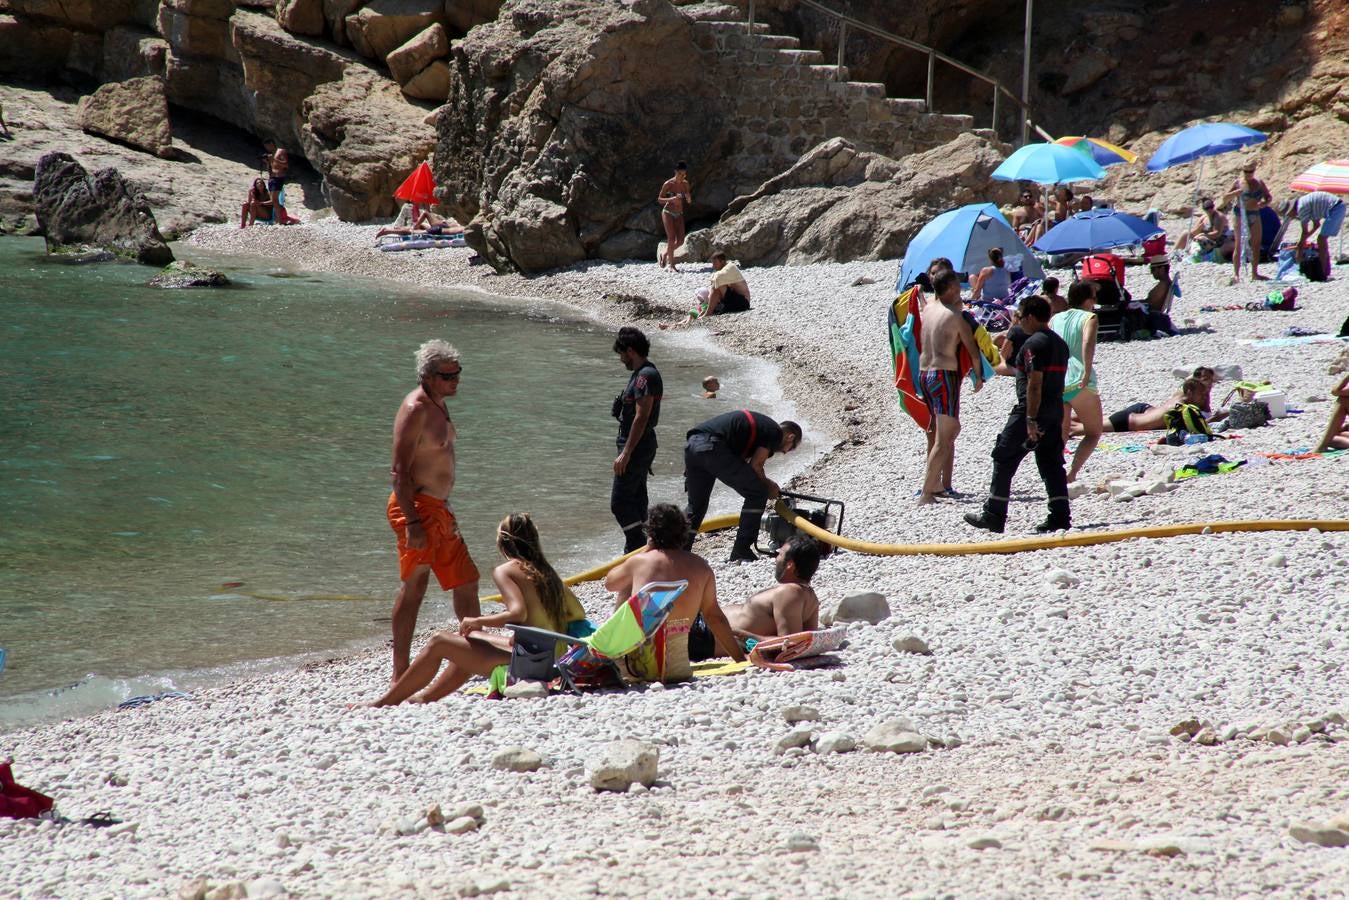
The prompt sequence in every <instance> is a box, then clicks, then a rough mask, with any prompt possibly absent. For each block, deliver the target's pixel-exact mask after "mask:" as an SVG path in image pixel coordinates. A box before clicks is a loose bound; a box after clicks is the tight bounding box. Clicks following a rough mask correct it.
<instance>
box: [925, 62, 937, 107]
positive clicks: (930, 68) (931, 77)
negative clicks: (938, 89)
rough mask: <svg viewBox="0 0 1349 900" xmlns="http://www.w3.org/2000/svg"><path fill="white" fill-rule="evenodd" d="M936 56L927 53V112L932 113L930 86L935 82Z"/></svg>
mask: <svg viewBox="0 0 1349 900" xmlns="http://www.w3.org/2000/svg"><path fill="white" fill-rule="evenodd" d="M936 74H937V54H936V53H935V52H933V51H931V50H929V51H927V111H928V112H932V85H933V83H934V82H935V81H936V80H937V79H936Z"/></svg>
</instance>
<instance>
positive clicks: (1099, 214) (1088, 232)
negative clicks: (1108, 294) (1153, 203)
mask: <svg viewBox="0 0 1349 900" xmlns="http://www.w3.org/2000/svg"><path fill="white" fill-rule="evenodd" d="M1161 233H1162V229H1160V228H1158V227H1157V226H1156V225H1153V224H1152V223H1151V222H1148V221H1147V220H1145V219H1140V218H1138V216H1131V215H1129V214H1128V213H1122V212H1116V211H1115V210H1113V209H1089V210H1087V211H1086V212H1080V213H1078V214H1077V215H1075V216H1072V217H1071V218H1069V219H1068V220H1067V221H1066V222H1060V223H1059V224H1057V225H1055V226H1054V227H1053V228H1051V229H1050V230H1049V231H1048V232H1046V233H1045V235H1044V237H1042V238H1040V239H1039V240H1038V241H1036V242H1035V245H1034V246H1035V249H1036V250H1039V251H1040V252H1041V253H1095V252H1096V251H1097V250H1109V249H1110V248H1112V247H1127V246H1129V245H1130V244H1141V243H1142V242H1143V241H1145V240H1147V239H1148V238H1150V237H1152V236H1153V235H1157V234H1161Z"/></svg>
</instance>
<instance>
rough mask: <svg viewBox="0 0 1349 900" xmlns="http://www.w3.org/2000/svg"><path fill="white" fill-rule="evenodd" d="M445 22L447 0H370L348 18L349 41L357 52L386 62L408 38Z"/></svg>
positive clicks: (368, 57)
mask: <svg viewBox="0 0 1349 900" xmlns="http://www.w3.org/2000/svg"><path fill="white" fill-rule="evenodd" d="M443 21H445V5H444V0H371V2H370V3H368V4H366V5H365V6H363V7H361V8H360V9H359V10H358V11H357V12H356V13H355V15H350V16H347V18H346V25H347V39H348V40H349V41H351V45H352V46H353V47H355V48H356V52H357V53H359V54H361V55H362V56H364V57H366V58H367V59H375V60H379V61H380V62H383V61H384V58H385V57H386V56H388V55H389V54H390V53H392V52H393V51H394V50H396V49H397V48H398V47H399V46H401V45H402V44H404V43H406V42H407V40H408V38H410V37H412V36H413V35H414V34H417V33H418V32H419V31H422V30H424V29H426V28H429V27H430V26H431V25H432V24H433V23H435V22H443Z"/></svg>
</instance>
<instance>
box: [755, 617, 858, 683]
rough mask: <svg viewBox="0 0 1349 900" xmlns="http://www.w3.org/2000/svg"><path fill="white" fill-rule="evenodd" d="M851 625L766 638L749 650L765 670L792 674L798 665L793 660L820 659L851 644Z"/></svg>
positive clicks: (756, 663) (759, 665) (757, 664)
mask: <svg viewBox="0 0 1349 900" xmlns="http://www.w3.org/2000/svg"><path fill="white" fill-rule="evenodd" d="M847 637H848V629H847V626H842V625H840V626H837V627H835V628H827V629H824V630H823V631H798V632H797V633H796V634H788V635H783V636H782V637H771V638H765V639H764V640H762V641H759V643H757V644H755V645H754V649H752V650H750V651H749V661H750V662H751V663H753V664H754V665H756V666H758V667H759V668H761V669H769V670H771V671H774V672H790V671H792V670H793V669H794V668H796V666H793V665H791V663H792V661H793V660H803V659H808V658H810V657H815V656H820V655H821V654H824V653H829V652H831V651H834V650H838V649H839V648H841V647H842V646H843V645H844V643H845V642H846V641H847Z"/></svg>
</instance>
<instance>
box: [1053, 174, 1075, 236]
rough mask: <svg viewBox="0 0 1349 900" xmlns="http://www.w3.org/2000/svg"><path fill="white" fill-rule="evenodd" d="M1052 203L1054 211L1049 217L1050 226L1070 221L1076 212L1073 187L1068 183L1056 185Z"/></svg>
mask: <svg viewBox="0 0 1349 900" xmlns="http://www.w3.org/2000/svg"><path fill="white" fill-rule="evenodd" d="M1051 205H1052V208H1053V210H1054V212H1053V214H1052V215H1051V216H1050V218H1049V227H1050V228H1053V227H1054V226H1055V225H1058V224H1059V223H1061V222H1066V221H1068V219H1069V218H1071V217H1072V215H1073V213H1074V212H1075V210H1074V209H1073V189H1072V188H1070V187H1068V185H1066V184H1060V185H1056V186H1055V187H1054V199H1053V200H1052V201H1051Z"/></svg>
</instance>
